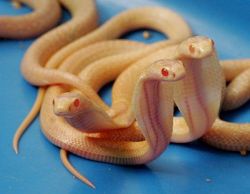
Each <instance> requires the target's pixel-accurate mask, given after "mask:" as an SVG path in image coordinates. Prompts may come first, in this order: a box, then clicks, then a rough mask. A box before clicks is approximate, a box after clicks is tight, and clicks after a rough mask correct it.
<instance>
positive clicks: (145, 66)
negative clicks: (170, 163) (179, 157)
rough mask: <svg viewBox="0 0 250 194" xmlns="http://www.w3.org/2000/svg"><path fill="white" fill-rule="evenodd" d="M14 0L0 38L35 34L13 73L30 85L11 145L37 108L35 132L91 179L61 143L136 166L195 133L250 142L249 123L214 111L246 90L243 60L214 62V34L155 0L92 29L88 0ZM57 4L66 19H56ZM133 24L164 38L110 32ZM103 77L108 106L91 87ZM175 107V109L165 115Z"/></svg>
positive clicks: (247, 68)
mask: <svg viewBox="0 0 250 194" xmlns="http://www.w3.org/2000/svg"><path fill="white" fill-rule="evenodd" d="M16 2H19V3H24V4H27V5H28V6H30V7H32V8H33V12H32V13H30V14H27V15H23V16H1V17H0V26H2V27H1V29H0V37H2V38H13V39H24V38H30V37H37V36H39V37H38V38H37V39H36V40H35V41H34V42H33V44H32V45H31V46H30V47H29V48H28V50H27V51H26V53H25V55H24V57H23V60H22V62H21V72H22V75H23V76H24V78H25V79H26V80H27V81H28V82H29V83H30V84H33V85H36V86H39V90H38V95H37V99H36V102H35V103H34V106H33V108H32V110H31V111H30V113H29V114H28V115H27V117H26V118H25V120H24V121H23V123H22V124H21V125H20V127H19V128H18V130H17V131H16V134H15V136H14V139H13V148H14V149H15V151H16V152H18V141H19V139H20V137H21V135H22V134H23V132H24V131H25V129H26V128H27V127H28V125H29V124H30V122H31V121H32V120H33V119H34V118H35V116H36V115H37V114H38V112H39V111H40V123H41V129H42V132H43V133H44V135H45V136H46V137H47V139H48V140H49V141H51V142H52V143H53V144H55V145H57V146H58V147H60V148H61V152H60V155H61V159H62V161H63V164H64V165H65V166H66V168H67V169H68V170H69V171H70V172H71V173H73V174H74V175H75V176H76V177H78V178H79V179H81V180H82V181H83V182H85V183H86V184H88V185H89V186H91V187H93V188H94V187H95V186H94V185H93V184H92V183H91V182H90V181H89V180H88V179H87V178H85V177H84V176H82V175H81V174H80V173H78V172H77V170H76V169H74V167H73V166H72V165H71V164H70V163H69V161H68V160H67V152H71V153H74V154H77V155H79V156H82V157H84V158H87V159H91V160H96V161H101V162H108V163H114V164H125V165H136V164H145V163H148V162H150V161H152V160H154V159H156V158H157V157H158V156H159V155H160V154H161V153H162V152H163V151H165V150H166V148H167V146H168V145H169V143H170V142H176V143H185V142H191V141H194V140H196V139H199V138H201V139H202V140H203V141H205V142H206V143H208V144H210V145H212V146H214V147H217V148H220V149H224V150H230V151H240V152H241V153H242V154H244V153H246V152H247V151H248V150H249V149H250V124H248V123H245V124H236V123H230V122H226V121H223V120H221V119H220V118H219V116H218V115H219V111H220V110H221V109H223V110H232V109H235V108H238V107H239V106H241V105H243V104H244V103H245V102H247V101H248V99H249V98H250V92H249V91H250V59H242V60H224V61H219V60H218V58H217V54H216V49H215V43H214V41H213V40H212V39H210V38H208V37H204V36H192V32H191V29H190V27H189V26H188V24H187V23H186V22H185V20H184V19H183V18H182V17H181V16H179V15H178V14H177V13H175V12H173V11H171V10H169V9H167V8H162V7H140V8H134V9H130V10H126V11H124V12H122V13H119V14H118V15H116V16H114V17H113V18H111V19H110V20H108V21H107V22H106V23H104V24H103V25H101V26H100V27H98V28H97V26H98V25H97V23H98V14H97V10H96V5H95V2H94V1H93V0H58V1H57V0H37V1H33V0H18V1H17V0H16ZM60 4H61V5H62V6H64V7H65V8H66V9H67V10H68V11H69V12H70V13H71V15H72V18H71V19H70V20H69V21H68V22H66V23H63V24H61V25H59V26H57V27H55V25H56V24H57V23H58V20H59V19H60V16H61V8H60ZM51 7H53V11H50V10H51V9H50V8H51ZM53 27H55V28H53ZM52 28H53V29H52ZM141 28H144V29H145V28H146V29H152V30H156V31H159V32H161V33H163V34H164V35H166V36H167V37H168V39H167V40H164V41H159V42H156V43H153V44H144V43H140V42H135V41H129V40H122V39H118V38H119V37H121V35H123V34H125V33H127V32H129V31H133V30H136V29H141ZM111 81H114V84H113V87H112V105H111V106H108V105H107V104H106V103H105V102H104V101H103V100H102V99H101V97H100V96H99V95H98V91H99V90H100V88H102V87H103V86H104V85H105V84H107V83H109V82H111ZM226 83H228V84H227V86H226ZM175 106H177V107H178V109H179V110H180V112H181V113H182V117H175V116H174V108H175Z"/></svg>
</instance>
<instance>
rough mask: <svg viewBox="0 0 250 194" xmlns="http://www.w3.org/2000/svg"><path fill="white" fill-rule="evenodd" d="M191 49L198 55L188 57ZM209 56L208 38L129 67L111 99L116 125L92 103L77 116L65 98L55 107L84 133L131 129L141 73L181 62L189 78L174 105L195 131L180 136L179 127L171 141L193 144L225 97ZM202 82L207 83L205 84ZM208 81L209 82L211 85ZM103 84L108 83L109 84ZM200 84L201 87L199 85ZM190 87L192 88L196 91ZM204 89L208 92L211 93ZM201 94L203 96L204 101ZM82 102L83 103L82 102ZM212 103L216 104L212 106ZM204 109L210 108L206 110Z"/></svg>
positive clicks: (196, 38)
mask: <svg viewBox="0 0 250 194" xmlns="http://www.w3.org/2000/svg"><path fill="white" fill-rule="evenodd" d="M189 46H193V47H194V49H196V51H197V53H196V51H195V50H194V53H189V50H187V51H186V50H185V49H186V48H188V47H189ZM199 49H200V50H201V53H199ZM176 50H177V51H176ZM183 53H184V54H185V53H187V54H188V55H187V56H188V57H187V56H184V54H183ZM189 54H190V55H189ZM209 55H214V54H213V46H212V42H211V40H210V39H207V38H200V37H195V38H190V39H188V40H187V41H185V42H184V43H182V45H181V46H179V47H177V46H172V47H167V48H166V49H165V50H164V49H162V50H160V51H159V52H156V53H154V54H152V55H150V56H149V57H146V58H145V59H142V60H141V61H139V62H137V63H135V64H134V65H132V66H131V67H129V68H128V69H127V70H125V71H124V72H123V73H122V75H121V76H120V77H119V78H118V79H117V81H116V82H115V84H114V89H113V99H112V102H113V103H112V110H113V112H114V119H113V120H114V121H113V123H112V118H109V117H108V116H107V115H105V112H101V111H102V110H100V109H98V110H96V109H97V108H95V107H94V106H91V105H90V103H89V102H88V103H87V102H86V103H81V104H83V107H79V109H81V110H82V111H76V113H77V114H74V111H73V112H72V111H69V112H68V110H69V108H70V107H69V105H70V104H71V102H72V101H69V102H67V103H64V104H63V102H64V101H65V96H63V98H62V101H60V102H58V103H56V104H57V106H55V107H56V109H55V112H56V114H58V115H63V116H64V117H65V118H66V120H67V121H68V122H69V123H70V124H71V125H72V126H74V127H75V128H78V129H81V130H83V131H89V130H95V129H98V130H101V129H113V128H120V127H121V126H123V125H124V127H128V126H129V125H131V123H132V122H133V121H134V115H133V113H132V111H131V109H132V107H133V106H134V105H132V104H131V96H132V93H133V91H134V83H135V82H136V80H137V79H138V76H139V75H140V73H141V71H142V70H143V69H144V68H146V67H147V66H148V64H150V63H152V62H153V61H155V60H157V59H161V58H172V59H176V58H177V59H178V58H179V59H182V60H183V61H185V63H184V65H185V67H186V70H187V76H186V77H185V79H183V81H182V82H183V83H182V82H178V83H176V85H178V86H177V87H176V88H177V89H176V90H175V91H176V92H175V101H176V103H177V105H179V108H180V109H181V111H182V112H183V114H184V116H185V118H186V120H187V122H188V125H189V128H191V130H192V131H191V132H190V133H188V132H186V131H187V129H183V131H184V132H185V134H181V133H180V132H178V131H180V129H178V128H179V126H177V127H176V128H177V129H178V131H177V132H178V133H176V132H174V134H173V137H172V139H173V140H174V141H177V142H186V141H192V140H193V139H197V138H199V137H201V136H202V135H203V134H204V133H205V131H206V130H208V129H209V128H210V127H211V125H212V123H213V121H214V119H215V118H216V117H217V114H218V110H219V104H220V100H219V99H220V98H221V95H222V93H221V88H222V85H221V80H220V79H217V77H219V78H220V77H221V70H220V66H219V65H218V64H217V60H216V57H213V56H209ZM206 58H208V59H206ZM195 59H197V60H195ZM194 63H197V64H194ZM203 63H204V64H203ZM89 67H91V66H89ZM84 71H85V70H83V72H84ZM193 75H200V77H198V78H196V77H197V76H193ZM97 76H98V75H97ZM83 77H84V76H83ZM194 78H196V79H194ZM202 78H203V79H204V80H202ZM208 78H210V79H211V80H209V79H208ZM207 80H208V81H210V82H208V81H207ZM104 82H106V80H105V81H104ZM198 83H201V84H200V85H199V84H198ZM203 84H204V85H203ZM211 85H216V86H217V87H214V86H213V87H210V86H211ZM191 86H193V88H192V87H191ZM203 88H208V91H207V90H205V89H203ZM123 91H126V92H123ZM178 91H182V92H183V93H180V92H179V93H177V92H178ZM200 94H202V96H201V97H200ZM211 94H212V96H211ZM192 96H194V97H192ZM59 99H60V98H59ZM66 99H67V98H66ZM211 99H213V100H211ZM215 99H217V100H215ZM81 101H83V100H82V99H81ZM212 101H215V102H213V103H212ZM183 102H184V103H185V102H186V103H190V104H191V105H192V108H193V109H195V110H196V111H192V113H191V112H190V113H189V112H188V110H187V108H186V107H188V106H189V104H182V103H183ZM195 102H198V103H195ZM205 107H209V108H207V109H205ZM91 109H95V110H96V112H95V111H92V110H91ZM193 109H192V110H193ZM90 111H91V115H94V114H96V116H93V117H91V115H90ZM67 112H68V115H69V117H67V114H65V113H67ZM60 113H62V114H60ZM88 114H89V116H88V117H87V116H86V115H88ZM97 115H98V116H97ZM101 115H102V118H101ZM203 115H204V116H203ZM197 117H198V118H199V120H200V122H194V121H192V120H194V119H195V118H197ZM90 118H92V119H90ZM128 118H129V119H128ZM90 120H93V122H89V121H90ZM108 120H109V122H108ZM124 121H127V122H126V125H125V124H124ZM120 122H121V123H122V124H121V123H120ZM110 123H112V124H113V126H110ZM203 124H204V125H203ZM198 129H199V130H198Z"/></svg>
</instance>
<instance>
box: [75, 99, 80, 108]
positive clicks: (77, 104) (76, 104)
mask: <svg viewBox="0 0 250 194" xmlns="http://www.w3.org/2000/svg"><path fill="white" fill-rule="evenodd" d="M74 106H75V107H79V106H80V100H79V99H78V98H77V99H75V100H74Z"/></svg>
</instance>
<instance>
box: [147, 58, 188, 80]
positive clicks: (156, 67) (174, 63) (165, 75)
mask: <svg viewBox="0 0 250 194" xmlns="http://www.w3.org/2000/svg"><path fill="white" fill-rule="evenodd" d="M149 71H151V72H154V74H152V75H155V77H159V78H160V79H162V80H165V81H176V80H179V79H182V78H183V77H184V76H185V68H184V66H183V63H182V61H179V60H170V59H162V60H159V61H156V62H154V63H153V64H152V66H151V67H150V69H149Z"/></svg>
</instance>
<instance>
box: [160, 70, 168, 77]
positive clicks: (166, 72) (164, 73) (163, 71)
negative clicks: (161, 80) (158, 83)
mask: <svg viewBox="0 0 250 194" xmlns="http://www.w3.org/2000/svg"><path fill="white" fill-rule="evenodd" d="M161 74H162V75H163V76H164V77H167V76H168V74H169V73H168V70H167V69H166V68H162V69H161Z"/></svg>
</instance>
